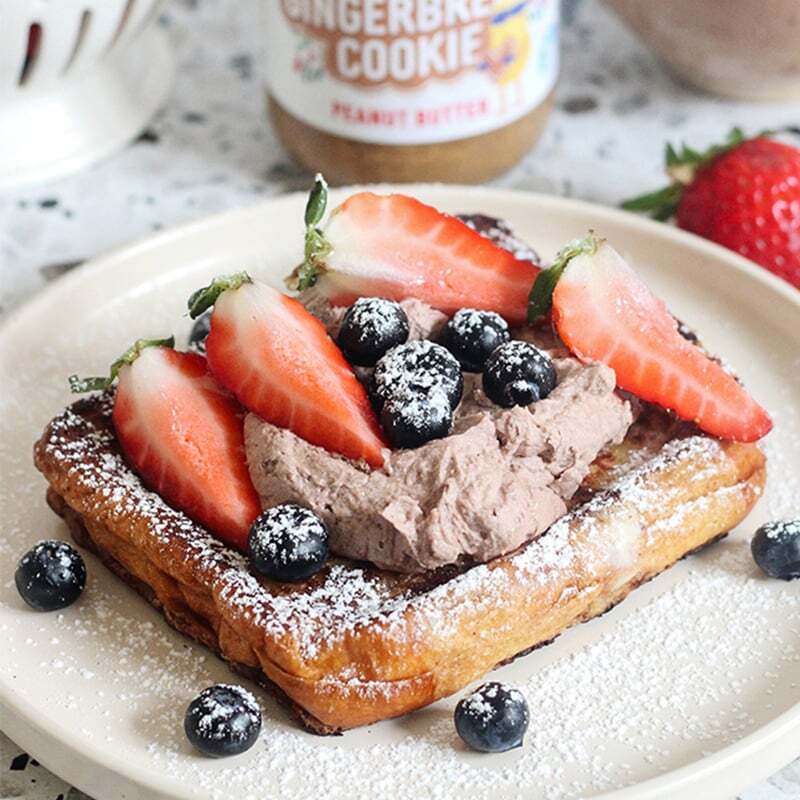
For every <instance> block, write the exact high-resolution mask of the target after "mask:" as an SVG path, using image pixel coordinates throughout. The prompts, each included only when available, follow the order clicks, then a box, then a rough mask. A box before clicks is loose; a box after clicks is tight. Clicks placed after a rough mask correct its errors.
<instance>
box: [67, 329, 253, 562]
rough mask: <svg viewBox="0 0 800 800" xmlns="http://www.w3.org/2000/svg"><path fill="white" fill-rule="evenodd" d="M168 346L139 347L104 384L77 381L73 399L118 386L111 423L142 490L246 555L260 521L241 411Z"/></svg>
mask: <svg viewBox="0 0 800 800" xmlns="http://www.w3.org/2000/svg"><path fill="white" fill-rule="evenodd" d="M173 344H174V339H172V338H170V339H152V340H147V339H140V340H139V341H137V342H136V343H135V344H134V345H133V347H131V348H130V349H129V350H128V351H126V352H125V353H124V354H123V355H122V356H121V357H120V358H119V359H117V361H115V362H114V363H113V364H112V365H111V373H110V375H109V377H107V378H87V379H84V380H80V379H78V378H77V376H75V375H73V376H72V377H71V378H70V387H71V388H72V391H74V392H85V391H93V390H98V389H107V388H108V387H109V386H110V385H111V384H112V383H113V382H114V380H115V379H117V380H118V385H117V390H116V394H115V395H114V410H113V412H112V419H113V422H114V429H115V431H116V434H117V439H118V441H119V443H120V446H121V447H122V451H123V453H124V454H125V457H126V458H127V460H128V461H129V462H130V464H131V465H132V466H133V468H134V470H135V471H136V473H137V474H138V475H139V477H140V478H141V480H142V482H143V483H144V484H145V485H146V486H147V487H148V488H149V489H152V490H153V491H154V492H157V493H158V494H159V495H160V496H161V497H162V498H163V499H164V500H165V501H166V502H167V503H168V504H169V505H171V506H172V507H173V508H176V509H178V510H180V511H183V512H184V513H185V514H186V515H187V516H188V517H191V519H193V520H194V521H195V522H198V523H200V524H201V525H203V526H205V527H206V528H208V530H209V531H211V532H212V533H214V534H215V535H216V536H217V537H219V538H220V539H222V540H223V541H224V542H226V543H227V544H230V545H232V546H234V547H237V548H239V549H240V550H245V549H246V547H247V534H248V531H249V529H250V525H251V524H252V522H253V520H254V519H255V518H256V517H257V516H258V515H259V514H260V513H261V505H260V503H259V499H258V495H257V494H256V490H255V488H254V487H253V484H252V482H251V480H250V474H249V472H248V469H247V462H246V459H245V452H244V434H243V430H242V414H243V412H242V409H241V407H240V406H239V404H238V403H237V402H236V401H235V400H234V399H233V397H231V396H230V394H228V392H226V391H225V390H224V389H223V388H222V387H221V386H220V385H219V384H218V383H217V382H216V381H215V380H214V378H213V377H212V376H211V374H210V373H209V371H208V367H207V365H206V360H205V359H204V358H203V357H202V356H199V355H197V354H196V353H182V352H178V351H176V350H174V349H173Z"/></svg>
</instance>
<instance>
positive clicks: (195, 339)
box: [188, 309, 213, 355]
mask: <svg viewBox="0 0 800 800" xmlns="http://www.w3.org/2000/svg"><path fill="white" fill-rule="evenodd" d="M212 312H213V309H209V310H208V311H206V312H205V313H204V314H201V315H200V316H199V317H198V318H197V319H196V320H195V321H194V325H192V330H191V331H190V333H189V342H188V344H189V349H190V350H194V352H195V353H200V354H201V355H205V353H206V339H207V338H208V334H209V333H210V332H211V314H212Z"/></svg>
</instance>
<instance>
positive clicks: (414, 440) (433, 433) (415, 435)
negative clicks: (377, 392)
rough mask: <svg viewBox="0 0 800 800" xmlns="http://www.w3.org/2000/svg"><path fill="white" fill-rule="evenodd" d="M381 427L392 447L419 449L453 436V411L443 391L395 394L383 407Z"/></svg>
mask: <svg viewBox="0 0 800 800" xmlns="http://www.w3.org/2000/svg"><path fill="white" fill-rule="evenodd" d="M381 425H382V426H383V430H384V433H385V434H386V437H387V439H388V440H389V444H391V445H392V447H398V448H413V447H419V446H420V445H423V444H425V443H426V442H430V441H432V440H433V439H443V438H444V437H445V436H447V434H448V433H450V428H451V427H452V426H453V409H452V408H451V407H450V400H449V398H448V397H447V394H446V393H445V392H444V391H442V390H440V389H432V390H431V391H430V392H427V393H423V394H420V393H418V392H414V391H409V392H407V393H405V394H403V393H400V394H395V395H393V396H392V397H390V398H389V399H388V400H387V401H386V402H385V403H384V405H383V411H382V412H381Z"/></svg>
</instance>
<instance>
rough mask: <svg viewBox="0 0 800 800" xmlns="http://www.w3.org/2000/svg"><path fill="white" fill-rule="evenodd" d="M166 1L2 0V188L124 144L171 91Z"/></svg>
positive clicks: (69, 168) (67, 168) (60, 171)
mask: <svg viewBox="0 0 800 800" xmlns="http://www.w3.org/2000/svg"><path fill="white" fill-rule="evenodd" d="M161 6H162V0H58V2H55V1H54V0H0V187H7V186H15V185H21V184H24V183H31V182H35V181H42V180H47V179H51V178H55V177H59V176H61V175H65V174H67V173H70V172H73V171H75V170H78V169H80V168H81V167H83V166H85V165H87V164H89V163H91V162H93V161H95V160H97V159H99V158H101V157H103V156H105V155H108V154H110V153H111V152H113V151H115V150H117V149H119V148H121V147H123V146H124V145H125V144H126V143H127V142H128V141H130V139H132V138H133V137H134V136H136V135H137V134H138V133H139V132H140V131H141V130H142V128H143V127H144V126H145V124H146V123H147V121H148V120H149V119H150V117H151V115H152V114H153V112H154V111H155V110H156V108H157V107H158V106H159V105H160V104H161V102H162V101H163V99H164V98H165V96H166V93H167V90H168V88H169V85H170V82H171V77H172V63H171V59H170V55H169V51H168V48H167V43H166V38H165V36H164V34H163V32H162V31H161V30H160V29H159V28H158V27H157V25H156V24H155V23H156V21H157V18H158V14H159V12H160V9H161Z"/></svg>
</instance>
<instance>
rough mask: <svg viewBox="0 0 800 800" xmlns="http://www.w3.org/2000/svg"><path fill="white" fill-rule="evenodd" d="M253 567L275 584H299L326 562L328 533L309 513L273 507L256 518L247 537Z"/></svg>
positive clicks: (286, 505) (286, 506)
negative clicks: (283, 582)
mask: <svg viewBox="0 0 800 800" xmlns="http://www.w3.org/2000/svg"><path fill="white" fill-rule="evenodd" d="M247 546H248V550H249V552H250V558H251V560H252V563H253V566H254V567H255V568H256V569H257V570H258V571H259V572H260V573H262V574H263V575H266V576H267V577H268V578H272V579H273V580H276V581H302V580H305V579H306V578H308V577H310V576H311V575H313V574H314V573H315V572H318V571H319V570H320V568H321V567H322V565H323V564H324V563H325V560H326V559H327V558H328V529H327V528H326V527H325V523H324V522H323V521H322V520H321V519H320V518H319V517H318V516H317V515H316V514H315V513H314V512H313V511H311V510H309V509H308V508H303V506H298V505H295V504H294V503H284V504H283V505H279V506H273V507H272V508H270V509H269V510H267V511H265V512H264V513H263V514H261V515H259V516H258V517H257V518H256V521H255V522H254V523H253V525H252V526H251V528H250V533H249V535H248V537H247Z"/></svg>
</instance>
